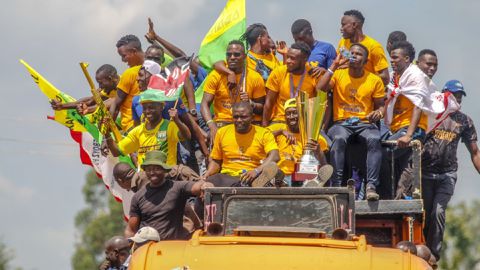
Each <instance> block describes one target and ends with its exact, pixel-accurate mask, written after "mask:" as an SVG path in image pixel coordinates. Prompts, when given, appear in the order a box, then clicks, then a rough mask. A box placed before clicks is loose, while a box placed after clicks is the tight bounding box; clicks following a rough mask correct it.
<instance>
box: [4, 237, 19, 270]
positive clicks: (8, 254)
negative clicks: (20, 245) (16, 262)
mask: <svg viewBox="0 0 480 270" xmlns="http://www.w3.org/2000/svg"><path fill="white" fill-rule="evenodd" d="M14 256H15V255H14V252H13V250H11V249H10V248H8V246H7V245H6V244H5V243H4V242H3V239H2V238H0V270H10V269H15V270H22V268H20V267H16V268H12V266H11V265H10V262H11V261H12V260H13V258H14Z"/></svg>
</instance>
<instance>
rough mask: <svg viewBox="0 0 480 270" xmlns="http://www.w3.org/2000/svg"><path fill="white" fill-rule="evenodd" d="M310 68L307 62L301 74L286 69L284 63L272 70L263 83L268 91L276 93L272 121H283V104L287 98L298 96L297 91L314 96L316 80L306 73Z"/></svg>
mask: <svg viewBox="0 0 480 270" xmlns="http://www.w3.org/2000/svg"><path fill="white" fill-rule="evenodd" d="M310 69H311V68H310V67H309V65H308V64H307V65H306V67H305V73H304V74H303V75H295V74H291V73H290V72H288V71H287V66H286V65H284V66H279V67H277V68H276V69H274V70H273V71H272V73H271V74H270V77H268V80H267V83H266V84H265V87H266V88H267V89H268V90H269V91H272V92H277V93H278V96H277V100H276V102H275V104H274V105H273V109H272V116H271V120H272V121H285V109H284V107H283V105H284V104H285V101H287V100H288V99H291V98H294V97H296V96H298V92H299V91H302V92H305V93H307V94H308V95H309V97H310V98H311V97H314V96H316V94H317V93H316V91H315V87H316V86H317V82H318V80H317V79H315V78H313V77H312V76H310V75H309V74H308V71H309V70H310ZM302 77H303V81H302ZM290 78H292V82H293V85H292V84H291V83H290ZM301 81H302V82H301ZM300 83H301V85H300ZM267 120H268V119H267Z"/></svg>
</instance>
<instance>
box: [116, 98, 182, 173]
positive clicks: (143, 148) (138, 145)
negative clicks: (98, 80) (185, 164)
mask: <svg viewBox="0 0 480 270" xmlns="http://www.w3.org/2000/svg"><path fill="white" fill-rule="evenodd" d="M157 92H160V91H158V90H154V89H148V90H146V91H144V92H143V93H142V94H141V95H140V103H141V104H142V106H143V115H144V117H145V122H144V123H142V124H140V125H139V126H137V127H135V128H134V129H132V130H131V131H130V132H128V134H127V136H126V137H124V138H123V139H122V140H121V141H120V142H118V146H117V144H116V143H115V142H114V141H113V140H112V139H111V137H109V136H107V145H108V148H109V149H110V151H111V152H112V154H113V155H114V156H119V155H121V154H124V155H127V154H130V153H133V152H137V153H138V156H137V158H138V164H137V165H138V166H140V165H142V163H143V161H144V159H145V154H146V153H147V152H148V151H152V150H161V151H163V152H165V153H167V157H168V158H167V164H168V165H175V164H177V144H178V142H179V141H180V140H182V141H183V140H190V138H191V135H190V130H189V129H188V127H187V126H186V125H185V124H183V123H182V121H180V119H179V118H178V114H177V110H175V109H170V111H169V113H170V119H173V121H169V120H167V119H164V118H162V108H163V102H161V101H160V100H159V98H158V95H157Z"/></svg>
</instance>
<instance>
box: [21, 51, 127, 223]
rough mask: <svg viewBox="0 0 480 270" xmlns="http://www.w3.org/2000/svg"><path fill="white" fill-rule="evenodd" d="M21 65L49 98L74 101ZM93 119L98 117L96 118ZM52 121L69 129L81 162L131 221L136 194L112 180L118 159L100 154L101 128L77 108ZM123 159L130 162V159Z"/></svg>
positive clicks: (34, 71) (65, 111)
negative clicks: (132, 203) (130, 213)
mask: <svg viewBox="0 0 480 270" xmlns="http://www.w3.org/2000/svg"><path fill="white" fill-rule="evenodd" d="M20 63H22V64H23V65H24V66H25V67H26V68H27V70H28V71H29V72H30V75H31V76H32V78H33V80H34V82H35V83H36V84H37V85H38V87H39V88H40V90H41V91H42V92H43V94H45V96H47V97H48V98H49V99H57V100H59V101H61V102H62V103H65V102H74V101H75V99H74V98H72V97H71V96H69V95H67V94H65V93H63V92H61V91H60V90H58V89H57V88H56V87H55V86H54V85H53V84H51V83H50V82H49V81H47V80H46V79H45V78H44V77H43V76H42V75H40V74H39V73H38V72H37V71H36V70H34V69H33V68H32V67H31V66H30V65H28V64H27V63H26V62H25V61H23V60H20ZM91 117H94V118H95V115H93V116H91ZM53 120H55V121H56V122H58V123H60V124H62V125H64V126H66V127H68V128H69V129H70V134H71V136H72V138H73V139H74V140H75V141H76V142H77V143H78V144H79V146H80V159H81V161H82V163H83V164H86V165H90V166H92V168H93V169H94V170H95V172H96V174H97V175H98V176H99V177H100V178H101V179H102V180H103V182H104V184H105V186H106V187H107V188H108V189H109V190H110V192H111V194H112V195H113V196H114V197H115V199H116V200H117V201H119V202H122V204H123V211H124V217H125V218H126V219H128V217H129V212H130V201H131V198H132V196H133V193H132V192H131V191H130V192H128V191H126V190H124V189H122V188H121V187H120V186H118V184H117V183H116V182H115V179H114V178H113V166H115V164H116V163H117V162H118V159H119V158H114V157H112V156H111V155H110V156H108V157H104V156H103V155H102V154H101V152H100V151H101V147H100V143H99V141H100V140H101V134H100V132H99V131H98V128H97V127H96V126H95V125H94V124H92V123H91V122H90V121H89V119H88V117H85V116H83V115H80V114H79V113H78V112H77V111H76V110H74V109H71V110H60V111H55V117H54V118H53ZM122 158H124V159H129V157H122Z"/></svg>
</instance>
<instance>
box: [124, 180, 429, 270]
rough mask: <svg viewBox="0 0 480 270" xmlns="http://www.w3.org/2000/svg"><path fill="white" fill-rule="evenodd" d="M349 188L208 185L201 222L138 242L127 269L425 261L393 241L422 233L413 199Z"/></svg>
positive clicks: (378, 265)
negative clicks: (374, 198) (360, 194)
mask: <svg viewBox="0 0 480 270" xmlns="http://www.w3.org/2000/svg"><path fill="white" fill-rule="evenodd" d="M354 195H355V194H354V188H353V185H351V184H350V185H349V186H348V187H345V188H209V189H207V191H206V194H205V200H204V217H203V220H204V228H203V229H202V230H198V231H196V232H195V233H194V234H193V236H192V238H191V239H190V240H188V241H160V242H158V243H154V242H151V243H148V244H146V245H144V246H142V247H140V248H139V249H137V250H136V251H135V253H134V254H133V255H132V260H131V262H130V268H129V269H133V270H140V269H169V270H171V269H172V270H173V269H192V270H201V269H209V270H211V269H249V270H253V269H276V270H282V269H328V270H345V269H355V270H363V269H365V270H366V269H370V270H375V269H378V270H385V269H388V270H395V269H398V270H400V269H402V270H406V269H411V270H417V269H418V270H420V269H431V267H430V266H429V265H428V263H427V262H425V261H424V260H422V259H421V258H419V257H417V256H415V255H412V254H410V253H405V252H402V251H401V250H399V249H396V248H394V246H395V244H396V243H397V242H398V241H400V240H411V241H412V242H421V241H422V239H421V234H420V235H418V228H417V227H418V224H421V220H422V204H421V200H409V201H407V200H402V201H379V202H367V201H357V202H355V200H354ZM420 228H421V225H420ZM369 239H371V241H372V242H371V243H370V240H369ZM372 244H373V245H372Z"/></svg>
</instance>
